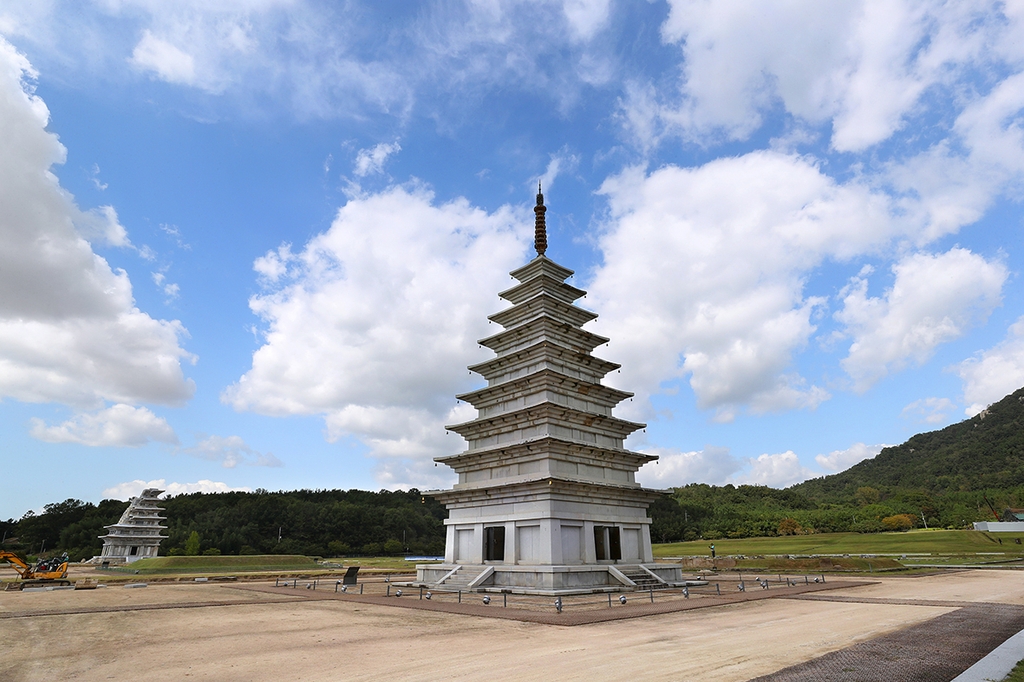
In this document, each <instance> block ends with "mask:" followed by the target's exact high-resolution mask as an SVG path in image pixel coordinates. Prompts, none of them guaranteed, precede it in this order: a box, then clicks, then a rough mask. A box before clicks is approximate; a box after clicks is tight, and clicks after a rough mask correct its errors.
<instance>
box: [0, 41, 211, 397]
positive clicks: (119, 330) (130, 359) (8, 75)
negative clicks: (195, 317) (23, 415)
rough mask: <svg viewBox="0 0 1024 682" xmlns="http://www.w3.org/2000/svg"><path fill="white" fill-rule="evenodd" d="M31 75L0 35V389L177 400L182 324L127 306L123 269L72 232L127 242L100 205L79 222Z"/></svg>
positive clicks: (18, 393) (184, 393)
mask: <svg viewBox="0 0 1024 682" xmlns="http://www.w3.org/2000/svg"><path fill="white" fill-rule="evenodd" d="M33 75H34V72H33V71H32V68H31V66H30V65H29V63H28V61H27V60H26V59H25V58H24V57H23V56H22V55H20V54H19V53H18V52H16V51H15V50H14V48H13V47H11V45H10V44H8V43H7V42H5V41H3V40H2V39H0V122H2V123H0V126H2V128H3V133H2V137H3V139H4V153H3V154H0V234H2V235H3V239H2V240H0V397H9V398H14V399H16V400H21V401H26V402H58V403H64V404H68V405H73V406H76V407H79V408H83V409H96V408H98V407H100V406H102V405H103V404H104V402H112V403H125V404H128V405H130V404H134V403H139V402H148V403H162V404H175V403H181V402H183V401H185V400H187V399H188V398H190V397H191V396H192V393H193V391H194V390H195V387H194V385H193V383H192V382H191V380H187V379H185V377H184V376H183V373H182V368H181V361H182V360H189V359H191V356H190V355H189V354H188V353H187V352H186V351H184V350H183V349H182V348H181V347H180V345H179V338H180V337H182V336H185V335H186V332H185V329H184V327H183V326H182V325H181V323H180V322H177V321H166V320H155V319H153V318H152V317H150V316H149V315H147V314H146V313H144V312H142V311H140V310H139V309H138V308H137V307H135V302H134V300H133V298H132V286H131V282H130V281H129V279H128V275H127V274H126V273H125V272H124V271H120V270H119V271H116V272H115V271H114V270H112V269H111V267H110V265H109V264H108V263H107V261H106V260H104V259H103V258H101V257H99V256H98V255H96V254H95V253H94V252H93V250H92V248H91V246H90V244H89V242H88V241H87V240H86V239H85V238H84V236H83V233H82V232H81V231H80V230H81V229H86V232H88V233H89V234H90V236H91V238H98V239H100V240H101V241H104V242H106V243H113V244H115V245H118V244H120V245H124V244H126V243H127V237H126V236H125V234H124V233H123V228H120V226H119V224H118V223H117V216H116V213H115V212H114V211H113V209H112V208H109V207H103V208H101V209H97V211H96V213H95V214H94V215H93V219H94V222H93V223H92V225H93V227H92V228H88V225H85V226H83V221H82V216H83V215H88V214H87V213H83V212H82V211H80V210H79V209H78V207H77V206H76V205H75V203H74V201H73V199H72V197H71V196H70V195H69V194H68V193H67V192H66V191H65V190H64V189H63V188H61V186H60V184H59V183H58V181H57V178H56V177H55V176H54V175H53V173H52V172H51V170H50V168H51V167H52V166H53V165H54V164H59V163H62V162H63V161H64V158H65V149H64V147H63V146H62V145H61V144H60V143H59V142H58V141H57V136H56V135H55V134H53V133H50V132H47V130H46V126H47V124H48V120H49V113H48V111H47V109H46V105H45V104H44V103H43V101H42V100H41V99H40V98H39V97H37V96H35V95H34V94H33V92H32V87H31V85H30V81H31V78H32V77H33ZM95 221H98V222H95ZM85 222H86V223H88V222H89V221H85ZM76 225H77V226H78V229H76ZM115 226H116V227H115Z"/></svg>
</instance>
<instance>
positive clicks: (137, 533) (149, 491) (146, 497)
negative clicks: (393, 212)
mask: <svg viewBox="0 0 1024 682" xmlns="http://www.w3.org/2000/svg"><path fill="white" fill-rule="evenodd" d="M163 492H164V491H163V490H158V489H157V488H146V489H145V490H143V491H142V494H141V495H139V496H138V497H133V498H132V499H131V500H129V502H128V508H127V509H125V510H124V513H123V514H121V518H120V519H119V520H118V522H117V523H115V524H113V525H110V526H104V528H106V529H107V534H106V535H101V536H100V539H101V540H103V552H102V553H101V554H100V556H98V557H93V558H92V560H91V561H90V562H89V563H95V564H103V565H104V566H108V565H110V564H125V563H129V564H130V563H131V562H133V561H138V560H139V559H147V558H149V557H155V556H156V555H157V552H158V551H159V549H160V541H161V540H163V539H164V538H166V537H167V536H166V535H161V534H160V531H161V530H165V529H166V528H167V526H163V525H161V524H160V522H161V521H163V520H164V517H163V516H160V512H162V511H163V507H160V506H158V505H159V502H160V500H159V497H160V495H161V493H163Z"/></svg>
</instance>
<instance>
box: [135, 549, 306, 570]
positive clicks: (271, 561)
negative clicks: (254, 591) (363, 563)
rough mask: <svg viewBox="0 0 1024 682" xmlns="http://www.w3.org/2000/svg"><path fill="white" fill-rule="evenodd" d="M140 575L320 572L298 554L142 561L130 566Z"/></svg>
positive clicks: (194, 557) (171, 557)
mask: <svg viewBox="0 0 1024 682" xmlns="http://www.w3.org/2000/svg"><path fill="white" fill-rule="evenodd" d="M127 568H130V569H132V570H136V571H138V572H139V573H140V574H143V575H145V574H155V573H232V572H250V571H252V572H258V571H301V570H307V571H308V570H316V569H317V568H319V566H318V565H317V563H316V562H315V561H313V560H312V559H311V558H309V557H308V556H301V555H298V554H250V555H242V556H161V557H155V558H153V559H139V560H138V561H136V562H135V563H132V564H130V565H129V566H127Z"/></svg>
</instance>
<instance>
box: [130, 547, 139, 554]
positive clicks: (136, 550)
mask: <svg viewBox="0 0 1024 682" xmlns="http://www.w3.org/2000/svg"><path fill="white" fill-rule="evenodd" d="M138 553H139V548H138V547H132V548H131V550H129V551H128V554H129V555H131V556H135V555H136V554H138Z"/></svg>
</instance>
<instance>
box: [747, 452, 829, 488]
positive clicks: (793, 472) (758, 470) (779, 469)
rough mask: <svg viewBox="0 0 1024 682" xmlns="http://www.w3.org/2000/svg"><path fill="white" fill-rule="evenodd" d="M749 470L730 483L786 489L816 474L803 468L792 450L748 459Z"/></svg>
mask: <svg viewBox="0 0 1024 682" xmlns="http://www.w3.org/2000/svg"><path fill="white" fill-rule="evenodd" d="M746 463H747V465H748V466H749V468H748V469H747V470H745V471H744V472H742V473H740V474H738V475H735V476H733V477H732V480H731V481H730V482H732V483H735V484H737V485H766V486H769V487H771V488H786V487H789V486H791V485H796V484H797V483H800V482H802V481H806V480H807V479H808V478H813V477H814V476H816V475H817V474H816V473H815V472H813V471H811V470H810V469H808V468H806V467H804V466H803V465H802V464H801V463H800V458H799V457H797V456H796V453H795V452H793V451H792V450H787V451H786V452H780V453H778V454H774V455H769V454H764V455H761V456H759V457H757V458H753V457H751V458H748V459H747V461H746Z"/></svg>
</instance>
